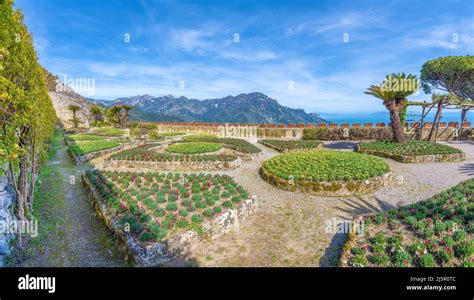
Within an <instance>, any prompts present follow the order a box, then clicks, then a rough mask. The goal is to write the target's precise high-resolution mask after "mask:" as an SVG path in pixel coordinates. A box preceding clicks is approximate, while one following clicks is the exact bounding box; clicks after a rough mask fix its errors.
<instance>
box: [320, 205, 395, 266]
mask: <svg viewBox="0 0 474 300" xmlns="http://www.w3.org/2000/svg"><path fill="white" fill-rule="evenodd" d="M374 200H375V203H370V202H369V201H368V200H366V199H363V197H362V196H355V197H353V198H348V199H344V200H342V203H341V206H339V207H336V209H337V210H339V211H340V212H342V213H344V215H338V216H336V218H337V219H340V220H341V221H342V220H347V215H350V216H353V217H354V216H356V215H361V214H368V213H379V212H382V211H385V210H389V209H391V208H394V207H395V206H393V205H391V204H389V203H387V202H385V201H383V200H381V199H380V198H377V197H374ZM346 240H347V233H335V234H334V236H333V238H332V239H331V242H330V243H329V245H328V247H326V249H325V250H324V254H323V256H322V257H321V259H320V260H319V265H320V266H321V267H337V265H338V263H339V259H340V257H341V254H342V250H343V247H344V243H345V242H346Z"/></svg>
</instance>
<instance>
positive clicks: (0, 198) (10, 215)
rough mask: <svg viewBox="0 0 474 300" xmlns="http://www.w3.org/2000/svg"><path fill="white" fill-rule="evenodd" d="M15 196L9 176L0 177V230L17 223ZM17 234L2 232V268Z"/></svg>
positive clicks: (0, 233)
mask: <svg viewBox="0 0 474 300" xmlns="http://www.w3.org/2000/svg"><path fill="white" fill-rule="evenodd" d="M14 206H15V194H14V192H13V190H12V186H11V185H10V183H9V181H8V178H7V176H0V228H6V227H7V226H10V224H12V223H13V222H16V221H17V218H16V216H15V213H14ZM14 238H15V234H13V233H7V232H0V267H2V266H3V260H4V259H5V257H6V256H8V255H10V242H11V240H12V239H14Z"/></svg>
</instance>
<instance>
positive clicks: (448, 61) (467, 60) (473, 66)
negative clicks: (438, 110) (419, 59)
mask: <svg viewBox="0 0 474 300" xmlns="http://www.w3.org/2000/svg"><path fill="white" fill-rule="evenodd" d="M420 79H421V84H422V87H423V90H424V91H425V93H432V92H433V91H434V90H437V89H438V90H442V91H445V92H447V93H449V94H453V95H456V96H458V97H460V98H462V99H465V100H468V101H474V56H472V55H467V56H446V57H440V58H437V59H433V60H430V61H427V62H426V63H425V64H423V67H422V69H421V76H420Z"/></svg>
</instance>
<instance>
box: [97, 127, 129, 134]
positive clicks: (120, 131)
mask: <svg viewBox="0 0 474 300" xmlns="http://www.w3.org/2000/svg"><path fill="white" fill-rule="evenodd" d="M92 133H95V134H100V135H107V136H116V135H123V134H125V130H123V129H119V128H112V127H100V128H94V129H93V130H92Z"/></svg>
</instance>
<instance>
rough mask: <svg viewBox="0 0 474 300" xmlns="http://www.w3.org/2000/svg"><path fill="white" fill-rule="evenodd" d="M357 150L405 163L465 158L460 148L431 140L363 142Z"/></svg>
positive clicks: (460, 159)
mask: <svg viewBox="0 0 474 300" xmlns="http://www.w3.org/2000/svg"><path fill="white" fill-rule="evenodd" d="M357 152H359V153H365V154H372V155H376V156H381V157H387V158H392V159H394V160H397V161H400V162H406V163H411V162H438V161H462V160H464V158H465V155H464V153H463V152H462V151H461V150H459V149H456V148H453V147H450V146H447V145H442V144H439V143H435V142H431V141H408V142H407V143H404V144H401V143H396V142H394V141H376V142H363V143H359V144H358V145H357Z"/></svg>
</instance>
